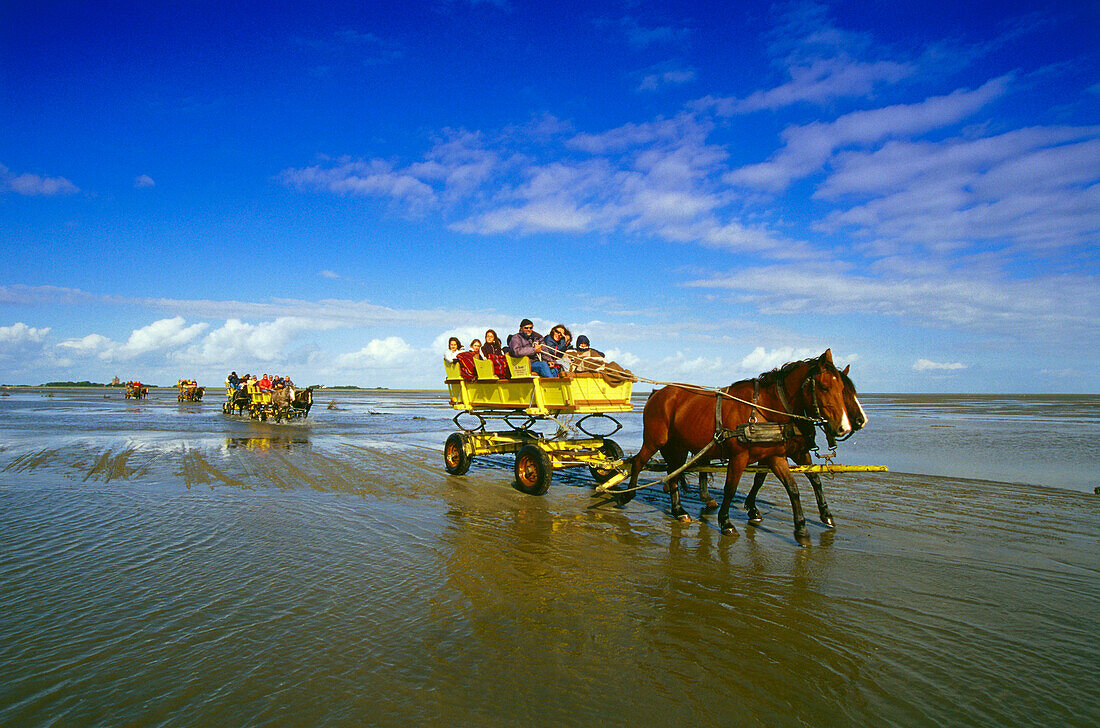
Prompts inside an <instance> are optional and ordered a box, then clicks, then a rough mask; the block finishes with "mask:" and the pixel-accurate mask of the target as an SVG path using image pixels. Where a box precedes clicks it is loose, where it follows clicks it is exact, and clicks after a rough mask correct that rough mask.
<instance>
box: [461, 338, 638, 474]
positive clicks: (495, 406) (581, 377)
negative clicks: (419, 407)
mask: <svg viewBox="0 0 1100 728" xmlns="http://www.w3.org/2000/svg"><path fill="white" fill-rule="evenodd" d="M505 360H506V361H507V365H508V371H507V375H508V376H507V377H498V376H497V373H496V371H494V368H493V363H492V362H491V361H487V360H485V361H483V360H480V359H475V360H473V364H474V367H475V370H476V372H475V376H473V377H471V378H465V377H463V376H462V370H461V367H460V365H459V364H458V363H457V362H444V367H445V369H446V375H447V378H446V384H447V391H448V393H449V395H450V400H451V407H453V408H454V409H456V410H459V413H458V414H457V415H455V418H454V423H455V425H456V426H457V427H459V429H460V430H461V431H460V432H456V433H454V434H452V435H451V436H450V437H448V438H447V443H446V445H444V448H443V460H444V465H445V467H446V469H447V472H448V473H451V474H452V475H463V474H464V473H466V471H468V470H469V469H470V461H471V459H472V458H473V457H475V456H477V455H490V454H494V455H495V454H501V453H515V454H516V462H515V475H516V483H517V485H518V487H519V489H520V490H522V491H524V492H525V493H530V494H532V495H542V494H543V493H545V492H546V491H547V489H548V488H549V487H550V478H551V476H552V474H553V471H554V470H559V469H562V468H571V467H583V466H587V467H588V468H589V470H590V471H591V473H592V476H593V477H594V478H595V479H596V481H597V482H600V483H605V484H607V483H611V482H613V481H614V482H618V481H619V480H622V479H623V477H624V475H623V451H622V448H620V447H619V445H618V444H617V443H616V442H615V441H614V440H612V439H610V435H613V434H614V433H615V432H617V431H618V430H619V429H620V428H621V426H622V425H621V424H620V423H619V422H618V421H617V420H615V418H614V417H612V416H611V414H609V413H618V412H630V411H632V410H633V409H634V405H633V404H632V402H631V401H630V396H631V394H632V393H633V387H634V383H633V381H630V380H625V381H617V380H609V379H605V378H604V377H603V376H601V375H600V374H595V373H587V372H577V373H570V374H567V375H566V376H563V377H554V378H547V377H539V376H538V375H536V374H533V373H532V372H531V363H530V361H529V360H528V359H526V358H524V357H513V356H510V355H505ZM568 415H581V419H580V420H579V421H577V422H576V423H574V424H571V425H566V424H565V423H564V422H563V421H562V419H560V417H562V416H568ZM464 416H465V417H466V420H467V421H469V419H470V417H473V419H474V421H475V423H476V424H473V425H471V426H464V425H463V423H462V418H463V417H464ZM590 418H602V419H604V420H609V421H610V422H612V423H613V424H614V429H613V430H612V431H611V432H610V433H607V434H606V435H597V434H593V433H591V432H589V431H588V430H587V429H585V420H588V419H590ZM489 419H501V420H503V421H504V423H505V424H506V425H508V427H509V429H502V430H492V431H490V430H487V429H486V421H487V420H489ZM545 421H550V422H553V423H555V424H556V425H557V432H556V433H555V434H553V435H550V436H547V435H544V434H542V433H540V432H537V431H535V430H533V429H532V425H534V424H536V423H538V422H545ZM570 430H577V431H579V432H580V433H582V434H584V435H587V437H568V436H567V435H568V434H569V432H570Z"/></svg>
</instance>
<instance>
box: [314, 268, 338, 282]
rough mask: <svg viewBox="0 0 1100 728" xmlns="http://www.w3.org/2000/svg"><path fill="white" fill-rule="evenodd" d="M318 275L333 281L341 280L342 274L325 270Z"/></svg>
mask: <svg viewBox="0 0 1100 728" xmlns="http://www.w3.org/2000/svg"><path fill="white" fill-rule="evenodd" d="M317 275H319V276H321V277H322V278H331V279H332V280H339V278H340V274H339V273H337V272H336V271H332V270H323V271H321V272H320V273H318V274H317Z"/></svg>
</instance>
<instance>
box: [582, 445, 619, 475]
mask: <svg viewBox="0 0 1100 728" xmlns="http://www.w3.org/2000/svg"><path fill="white" fill-rule="evenodd" d="M600 452H602V453H603V454H604V457H606V458H607V459H608V460H622V459H623V449H622V448H621V447H619V443H617V442H615V441H614V440H609V439H606V438H605V439H604V441H603V445H600ZM588 470H589V472H591V473H592V479H593V480H595V481H596V482H597V483H606V482H607V481H609V480H611V479H612V478H613V477H615V474H616V473H618V472H619V471H618V470H616V469H614V468H596V467H591V466H589V468H588Z"/></svg>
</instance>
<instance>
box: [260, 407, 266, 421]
mask: <svg viewBox="0 0 1100 728" xmlns="http://www.w3.org/2000/svg"><path fill="white" fill-rule="evenodd" d="M260 422H267V410H260Z"/></svg>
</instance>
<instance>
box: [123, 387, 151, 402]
mask: <svg viewBox="0 0 1100 728" xmlns="http://www.w3.org/2000/svg"><path fill="white" fill-rule="evenodd" d="M148 396H149V388H148V387H146V386H143V385H138V384H133V383H131V384H127V385H126V399H130V398H131V397H132V398H134V399H145V398H146V397H148Z"/></svg>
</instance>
